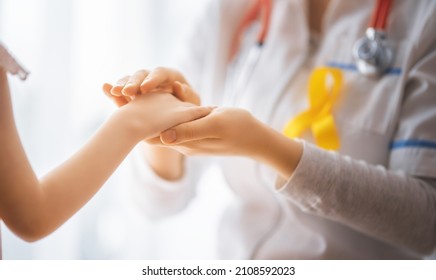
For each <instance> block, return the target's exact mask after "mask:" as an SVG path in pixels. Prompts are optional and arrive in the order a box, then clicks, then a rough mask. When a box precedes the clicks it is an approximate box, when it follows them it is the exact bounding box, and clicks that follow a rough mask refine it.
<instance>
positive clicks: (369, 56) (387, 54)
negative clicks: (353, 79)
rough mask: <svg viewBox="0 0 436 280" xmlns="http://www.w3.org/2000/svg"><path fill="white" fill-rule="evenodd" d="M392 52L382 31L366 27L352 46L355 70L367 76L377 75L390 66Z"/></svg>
mask: <svg viewBox="0 0 436 280" xmlns="http://www.w3.org/2000/svg"><path fill="white" fill-rule="evenodd" d="M393 56H394V52H393V49H392V47H390V46H389V45H388V44H387V40H386V35H385V33H384V32H383V31H378V30H375V29H374V28H368V29H367V30H366V34H365V36H364V37H362V38H360V39H359V40H357V41H356V43H355V44H354V46H353V57H354V59H355V61H356V66H357V70H358V71H359V72H360V73H361V74H363V75H365V76H368V77H379V76H381V75H383V74H384V73H385V72H386V70H387V69H388V68H389V67H390V66H391V64H392V61H393Z"/></svg>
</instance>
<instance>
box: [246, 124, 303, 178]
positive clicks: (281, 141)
mask: <svg viewBox="0 0 436 280" xmlns="http://www.w3.org/2000/svg"><path fill="white" fill-rule="evenodd" d="M258 131H259V132H258V135H259V137H257V139H258V141H257V145H256V146H257V147H256V148H255V149H254V153H253V158H255V159H256V160H258V161H260V162H262V163H264V164H266V165H269V166H271V167H272V168H273V169H274V170H276V172H278V173H279V174H280V175H281V176H282V177H284V178H289V177H290V176H291V175H292V174H293V172H294V171H295V169H296V168H297V166H298V163H299V162H300V159H301V156H302V153H303V144H302V143H300V142H297V141H295V140H292V139H289V138H288V137H286V136H284V135H283V134H281V133H279V132H278V131H276V130H274V129H273V128H271V127H269V126H267V125H265V124H263V123H261V124H260V126H259V129H258Z"/></svg>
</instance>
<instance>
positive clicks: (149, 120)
mask: <svg viewBox="0 0 436 280" xmlns="http://www.w3.org/2000/svg"><path fill="white" fill-rule="evenodd" d="M117 98H120V97H117ZM125 104H127V101H126V103H125ZM211 111H212V108H210V107H200V106H196V105H193V104H190V103H187V102H182V101H180V100H178V99H177V98H175V97H174V96H173V95H171V94H168V93H148V94H143V95H138V96H137V97H136V98H135V99H133V100H131V101H130V102H129V103H128V104H127V105H125V106H122V108H120V110H118V111H117V112H116V113H115V118H118V120H119V121H120V124H121V125H122V126H127V127H128V128H129V129H128V131H130V132H132V136H133V137H135V140H137V141H138V142H139V141H140V140H143V139H145V140H146V139H150V138H152V137H156V136H158V135H159V134H160V132H162V131H164V130H167V129H169V128H171V127H173V126H176V125H178V124H181V123H185V122H190V121H193V120H196V119H199V118H202V117H204V116H206V115H208V114H209V113H210V112H211Z"/></svg>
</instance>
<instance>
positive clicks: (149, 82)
mask: <svg viewBox="0 0 436 280" xmlns="http://www.w3.org/2000/svg"><path fill="white" fill-rule="evenodd" d="M171 71H172V70H170V69H167V68H163V67H157V68H156V69H154V70H153V71H151V72H150V73H149V74H148V76H147V77H146V78H145V79H144V80H143V81H142V83H141V85H140V91H141V93H148V92H158V91H164V92H168V93H172V91H173V89H172V75H171Z"/></svg>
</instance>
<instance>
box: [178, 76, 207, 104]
mask: <svg viewBox="0 0 436 280" xmlns="http://www.w3.org/2000/svg"><path fill="white" fill-rule="evenodd" d="M173 89H174V96H175V97H177V98H178V99H180V100H182V101H184V102H189V103H192V104H195V105H200V103H201V101H200V97H199V96H198V94H197V93H196V92H195V91H194V90H193V89H192V87H190V86H189V85H187V84H182V83H180V82H178V81H176V82H174V84H173Z"/></svg>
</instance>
